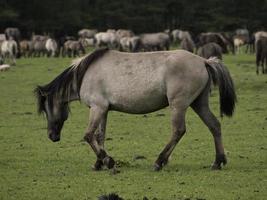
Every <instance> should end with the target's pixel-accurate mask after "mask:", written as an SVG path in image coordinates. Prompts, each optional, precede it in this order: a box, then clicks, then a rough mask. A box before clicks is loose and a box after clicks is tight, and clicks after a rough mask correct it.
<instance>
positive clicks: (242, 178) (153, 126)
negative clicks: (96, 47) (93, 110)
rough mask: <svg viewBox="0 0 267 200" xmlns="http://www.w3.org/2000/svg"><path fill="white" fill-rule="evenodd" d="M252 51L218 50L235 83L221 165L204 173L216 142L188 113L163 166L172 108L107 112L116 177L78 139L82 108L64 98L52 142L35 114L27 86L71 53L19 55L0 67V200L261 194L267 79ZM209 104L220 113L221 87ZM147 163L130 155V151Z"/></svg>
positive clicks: (265, 180)
mask: <svg viewBox="0 0 267 200" xmlns="http://www.w3.org/2000/svg"><path fill="white" fill-rule="evenodd" d="M254 60H255V58H254V56H253V55H238V56H232V55H228V56H224V61H225V63H226V65H227V66H228V67H229V70H230V71H231V74H232V76H233V79H234V81H235V84H236V90H237V94H238V104H237V108H236V113H235V115H234V117H233V118H231V119H228V118H223V119H222V120H221V123H222V131H223V138H224V145H225V150H226V153H227V156H228V162H229V163H228V165H226V166H225V167H224V168H223V170H221V171H211V170H210V169H209V166H210V164H211V163H212V162H213V159H214V144H213V139H212V137H211V134H210V133H209V131H208V129H207V128H206V127H205V125H204V124H203V123H202V122H201V121H200V119H199V118H198V117H197V116H196V114H195V113H193V112H192V110H191V109H189V111H188V113H187V117H186V118H187V134H186V135H185V136H184V137H183V139H182V140H181V142H180V143H179V145H177V147H176V149H175V150H174V152H173V154H172V157H171V161H170V162H169V164H168V165H167V166H166V167H165V168H164V169H163V170H162V171H161V172H153V171H152V165H153V162H154V160H155V159H156V157H157V155H158V153H159V152H160V151H161V150H162V148H163V147H164V145H165V144H166V142H167V141H168V139H169V136H170V115H169V109H168V108H166V109H163V110H160V111H158V112H156V113H151V114H147V115H128V114H123V113H118V112H110V113H109V118H108V127H107V138H108V140H107V141H106V149H107V150H108V152H109V154H110V155H112V156H113V157H114V158H115V159H116V160H117V161H119V163H120V165H121V167H120V171H121V173H119V174H117V175H111V174H110V173H109V172H108V171H107V170H106V171H101V172H94V171H92V170H91V169H90V166H91V165H92V164H93V163H94V161H95V155H94V153H93V151H92V150H91V148H89V146H88V145H87V144H86V143H84V142H82V141H81V139H82V138H83V135H84V131H85V128H86V126H87V121H88V112H89V111H88V109H87V108H86V107H85V106H84V105H81V104H80V103H79V102H74V103H72V104H71V110H72V115H71V116H70V117H69V119H68V121H67V122H66V123H65V126H64V128H63V130H62V138H61V141H60V142H59V143H52V142H50V141H49V140H48V138H47V135H46V121H45V119H44V117H40V116H38V115H37V114H36V105H35V99H34V96H33V93H32V91H33V88H34V87H35V86H36V85H37V84H44V83H47V82H48V81H50V80H52V79H53V78H54V77H55V76H56V75H57V74H59V73H60V72H61V71H62V70H63V69H64V68H66V67H67V66H68V64H69V63H70V59H68V58H50V59H48V58H33V59H20V60H18V62H17V66H16V67H13V68H12V69H11V70H10V71H7V72H1V73H0V94H1V96H0V152H1V154H0V188H1V189H0V199H1V200H12V199H16V200H17V199H20V200H24V199H25V200H26V199H27V200H28V199H49V200H53V199H55V200H56V199H57V200H58V199H66V200H70V199H73V200H77V199H82V200H89V199H97V197H98V196H99V195H100V194H106V193H110V192H116V193H118V194H119V195H120V196H122V197H123V198H124V199H132V200H135V199H139V200H142V199H143V197H144V196H146V197H147V198H148V199H149V200H151V199H153V198H156V199H158V200H173V199H183V200H185V199H194V200H197V199H206V200H208V199H224V200H225V199H231V200H232V199H260V200H262V199H266V197H267V189H266V188H267V168H266V166H267V134H266V133H267V131H266V130H267V93H266V91H267V76H266V75H259V76H257V75H256V73H255V64H254ZM210 104H211V107H212V110H213V111H214V113H215V114H216V116H219V112H218V110H219V107H218V92H217V91H216V92H214V93H213V94H212V96H211V102H210ZM138 155H140V156H144V157H145V159H142V160H134V159H133V158H134V157H135V156H138Z"/></svg>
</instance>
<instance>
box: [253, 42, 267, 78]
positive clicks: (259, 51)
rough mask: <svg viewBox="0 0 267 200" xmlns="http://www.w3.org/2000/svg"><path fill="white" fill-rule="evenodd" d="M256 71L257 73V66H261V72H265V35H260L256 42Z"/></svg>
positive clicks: (266, 52) (266, 56) (266, 48)
mask: <svg viewBox="0 0 267 200" xmlns="http://www.w3.org/2000/svg"><path fill="white" fill-rule="evenodd" d="M256 65H257V68H256V73H257V74H259V66H260V65H261V67H262V73H263V74H264V73H266V74H267V37H260V38H258V40H257V43H256Z"/></svg>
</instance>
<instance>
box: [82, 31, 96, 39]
mask: <svg viewBox="0 0 267 200" xmlns="http://www.w3.org/2000/svg"><path fill="white" fill-rule="evenodd" d="M96 33H97V30H96V29H82V30H80V31H79V32H78V36H79V37H80V38H94V36H95V34H96Z"/></svg>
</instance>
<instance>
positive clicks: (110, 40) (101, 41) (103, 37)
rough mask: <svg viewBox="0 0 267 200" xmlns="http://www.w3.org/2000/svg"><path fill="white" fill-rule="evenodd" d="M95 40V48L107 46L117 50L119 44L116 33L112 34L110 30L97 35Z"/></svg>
mask: <svg viewBox="0 0 267 200" xmlns="http://www.w3.org/2000/svg"><path fill="white" fill-rule="evenodd" d="M95 40H96V47H101V46H107V47H109V48H117V47H118V44H119V41H118V37H117V35H116V32H112V30H108V31H107V32H99V33H97V34H96V35H95Z"/></svg>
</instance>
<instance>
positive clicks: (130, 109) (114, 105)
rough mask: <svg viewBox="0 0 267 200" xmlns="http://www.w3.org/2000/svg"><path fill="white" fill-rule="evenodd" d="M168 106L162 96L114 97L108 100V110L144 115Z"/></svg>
mask: <svg viewBox="0 0 267 200" xmlns="http://www.w3.org/2000/svg"><path fill="white" fill-rule="evenodd" d="M166 106H168V99H167V97H166V95H163V94H160V95H159V94H151V93H150V94H147V95H136V94H133V93H128V95H125V96H124V95H122V94H120V95H116V96H114V98H113V97H112V96H111V98H110V109H111V110H116V111H120V112H126V113H133V114H145V113H150V112H153V111H157V110H159V109H162V108H164V107H166Z"/></svg>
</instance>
